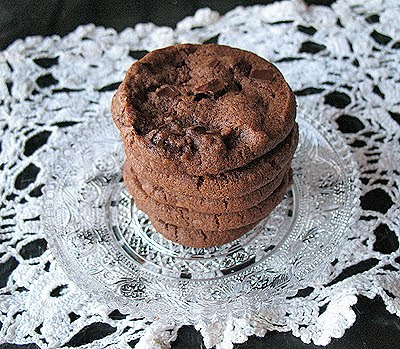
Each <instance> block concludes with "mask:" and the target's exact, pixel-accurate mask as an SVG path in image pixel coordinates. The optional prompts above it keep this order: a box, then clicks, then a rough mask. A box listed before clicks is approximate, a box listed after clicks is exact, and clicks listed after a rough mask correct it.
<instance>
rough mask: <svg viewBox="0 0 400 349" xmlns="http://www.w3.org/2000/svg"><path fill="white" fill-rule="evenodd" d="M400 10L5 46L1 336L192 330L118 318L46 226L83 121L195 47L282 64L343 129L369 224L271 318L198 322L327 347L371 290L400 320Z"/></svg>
mask: <svg viewBox="0 0 400 349" xmlns="http://www.w3.org/2000/svg"><path fill="white" fill-rule="evenodd" d="M399 17H400V6H399V4H398V2H397V1H396V0H392V1H390V0H387V1H384V0H380V1H379V0H363V1H361V0H351V1H338V2H336V3H335V4H334V5H332V8H328V7H317V6H311V7H307V6H305V5H303V3H302V2H300V1H292V2H280V3H274V4H272V5H268V6H254V7H248V8H243V7H238V8H236V9H235V10H233V11H231V12H229V13H228V14H226V15H224V16H220V15H219V14H218V13H216V12H213V11H211V10H209V9H201V10H199V11H197V12H196V14H195V15H194V16H193V17H188V18H185V19H184V20H182V21H181V22H179V23H178V24H177V27H176V29H171V28H167V27H157V26H156V25H154V24H151V23H149V24H139V25H137V26H136V27H135V28H128V29H126V30H124V31H123V32H121V33H116V32H115V30H112V29H104V28H102V27H95V26H94V25H87V26H82V27H79V28H77V29H76V30H75V31H74V32H72V33H71V34H69V35H67V36H65V37H63V38H60V37H58V36H53V37H45V38H43V37H30V38H27V39H25V40H23V41H22V40H18V41H16V42H14V43H13V44H12V45H11V46H10V47H9V48H7V49H6V50H5V51H3V52H1V53H0V183H1V188H0V194H1V202H0V216H1V223H0V225H1V228H0V229H1V230H0V243H1V244H0V263H1V264H0V270H1V272H2V274H3V277H2V278H1V279H0V287H1V288H0V322H1V326H0V342H12V343H18V344H23V343H36V344H37V345H38V346H39V347H41V348H50V347H51V348H54V347H59V346H66V347H68V346H75V347H76V346H77V336H79V334H80V333H82V331H89V330H90V329H91V328H93V327H96V326H100V327H101V328H103V329H105V330H103V331H102V335H100V336H98V339H96V340H94V341H92V342H90V343H86V344H84V345H82V346H81V347H85V348H105V347H109V348H121V347H129V346H133V345H135V344H136V348H169V347H170V345H171V342H172V341H173V340H174V339H175V338H176V335H177V331H178V329H179V328H180V327H181V326H182V325H184V323H164V322H162V321H159V322H157V321H154V322H149V321H148V320H146V319H144V318H138V317H137V316H135V314H120V313H119V312H117V311H113V312H111V313H110V311H109V310H107V308H106V307H105V306H104V305H103V304H101V303H97V302H96V301H95V300H94V299H92V298H90V296H89V295H87V294H86V293H85V292H83V291H81V290H80V289H79V288H77V287H76V285H75V284H74V283H73V282H72V281H70V280H69V279H68V277H67V276H66V275H65V274H64V272H63V271H62V270H61V268H60V266H59V264H58V263H57V261H56V260H55V259H54V257H53V255H52V253H51V251H50V250H48V249H47V242H46V240H45V239H44V234H43V230H42V228H41V225H40V207H41V197H42V188H43V186H44V185H46V183H48V182H49V181H50V180H51V178H50V177H51V172H50V164H51V163H52V162H53V160H54V156H56V154H58V153H59V151H60V149H63V147H65V146H66V145H67V144H71V143H72V142H73V139H72V138H73V136H74V135H75V133H74V132H71V130H73V129H74V128H76V126H77V125H79V124H82V123H95V122H96V120H97V119H98V118H99V116H102V117H103V116H105V115H109V114H110V112H109V109H110V100H111V97H112V95H113V93H114V91H115V89H116V87H117V86H118V84H119V83H120V81H121V80H122V79H123V76H124V74H125V71H126V70H127V68H128V67H129V66H130V65H131V64H132V61H133V60H134V59H138V58H140V57H141V56H143V54H145V53H146V52H147V51H150V50H153V49H156V48H160V47H163V46H167V45H171V44H174V43H181V42H218V43H223V44H228V45H231V46H237V47H240V48H244V49H248V50H251V51H253V52H255V53H257V54H259V55H261V56H263V57H265V58H267V59H268V60H270V61H272V62H274V63H275V64H276V65H277V66H278V67H279V69H280V70H281V71H282V73H283V74H284V76H285V77H286V79H287V80H288V82H289V84H290V85H291V86H292V88H293V89H294V90H295V91H296V95H297V101H298V105H299V110H301V112H302V113H303V114H304V115H310V117H312V116H313V115H319V116H320V115H323V116H324V117H325V118H326V119H328V120H329V121H330V122H331V123H332V126H333V127H336V128H338V130H339V131H340V132H341V133H342V135H343V137H344V138H345V140H346V142H347V144H348V145H349V146H350V147H351V148H352V150H353V153H354V157H355V159H356V161H357V162H358V165H359V169H360V172H361V182H362V186H361V189H362V193H361V195H362V196H361V216H360V219H359V220H358V221H357V222H356V223H355V224H353V225H352V226H351V228H350V229H349V230H348V234H347V241H346V243H345V244H344V247H343V248H342V249H340V251H339V252H338V254H337V256H336V259H335V260H334V261H333V262H332V263H330V264H329V265H327V266H326V267H325V269H324V270H323V271H322V272H321V273H320V274H319V275H318V277H317V278H315V280H314V282H313V284H310V286H309V287H308V288H306V289H303V290H301V291H300V292H299V293H298V295H297V296H296V297H291V298H287V299H286V300H285V301H283V302H281V303H279V304H274V305H271V307H270V308H268V311H265V312H263V313H262V314H261V313H260V314H259V315H257V316H252V317H247V318H241V319H240V318H238V319H229V320H227V321H226V322H217V323H213V324H205V323H198V324H197V325H196V328H197V329H198V330H200V331H201V333H202V335H203V337H204V343H205V345H206V347H207V348H210V347H212V346H214V345H216V346H217V348H224V349H225V348H226V349H227V348H232V347H233V343H241V342H244V341H246V339H247V337H248V336H251V335H257V336H264V335H266V334H267V332H268V331H272V330H277V331H291V332H292V333H293V334H294V335H295V336H297V337H299V338H300V339H301V340H302V341H304V342H306V343H308V342H311V341H312V342H314V343H316V344H319V345H326V344H328V343H329V341H330V340H331V339H332V338H339V337H341V336H342V335H343V334H344V332H345V330H346V329H347V328H349V327H350V326H351V325H352V324H353V323H354V321H355V318H356V316H355V313H354V311H353V308H352V306H353V305H354V304H355V303H356V302H357V296H359V295H363V296H367V297H369V298H374V297H376V296H379V297H381V298H382V300H383V302H384V303H385V305H386V308H387V310H388V311H389V312H391V313H395V314H397V315H399V316H400V277H399V276H400V274H399V271H400V257H399V255H400V249H399V236H400V218H399V217H400V212H399V211H400V210H399V208H400V206H399V202H400V200H399V195H400V194H399V185H400V181H399V175H400V145H399V141H400V127H399V124H400V90H399V88H398V86H399V84H400V73H399V69H398V63H399V61H400V24H399V21H398V18H399ZM396 87H397V88H396ZM385 241H389V242H390V243H389V244H387V243H384V242H385ZM355 266H357V267H355ZM355 271H357V272H355ZM267 335H268V334H267Z"/></svg>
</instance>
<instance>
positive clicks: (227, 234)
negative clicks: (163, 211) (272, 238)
mask: <svg viewBox="0 0 400 349" xmlns="http://www.w3.org/2000/svg"><path fill="white" fill-rule="evenodd" d="M150 220H151V223H152V224H153V226H154V227H155V228H156V229H157V231H158V232H159V233H161V234H162V235H163V236H164V237H165V238H167V239H168V240H171V241H174V242H176V243H178V244H181V245H185V246H191V247H197V248H205V247H211V246H218V245H223V244H226V243H228V242H231V241H233V240H236V239H237V238H239V237H241V236H242V235H244V234H246V233H247V232H249V231H250V230H251V229H253V228H254V227H255V226H256V225H257V224H258V223H259V222H255V223H252V224H249V225H246V226H244V227H240V228H237V229H231V230H223V231H209V230H201V229H185V228H180V227H177V226H176V225H174V224H170V223H165V222H163V221H162V220H160V219H158V218H155V217H154V218H150Z"/></svg>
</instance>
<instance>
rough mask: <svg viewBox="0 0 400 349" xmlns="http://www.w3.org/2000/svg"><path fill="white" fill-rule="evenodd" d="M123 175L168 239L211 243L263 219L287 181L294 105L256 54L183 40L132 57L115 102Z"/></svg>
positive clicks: (293, 145) (268, 65)
mask: <svg viewBox="0 0 400 349" xmlns="http://www.w3.org/2000/svg"><path fill="white" fill-rule="evenodd" d="M112 115H113V119H114V121H115V123H116V125H117V127H118V129H119V130H120V132H121V135H122V138H123V142H124V148H125V152H126V156H127V159H126V163H125V167H124V181H125V184H126V186H127V188H128V190H129V192H130V193H131V194H132V196H133V197H134V199H135V202H136V204H137V206H138V207H139V208H140V209H141V210H143V211H144V212H146V213H147V215H148V216H149V218H150V220H151V222H152V224H153V226H154V227H155V228H156V229H157V231H159V232H160V233H161V234H163V235H164V236H165V237H166V238H167V239H170V240H172V241H174V242H177V243H180V244H182V245H186V246H193V247H210V246H216V245H221V244H224V243H227V242H229V241H232V240H235V239H237V238H238V237H240V236H241V235H243V234H245V233H246V232H248V231H249V230H251V229H252V228H253V227H255V226H256V225H257V224H258V223H259V222H260V221H261V220H263V219H264V218H266V217H267V216H268V215H269V214H270V213H271V212H272V211H273V210H274V208H275V207H276V206H277V205H278V204H279V203H280V201H281V200H282V199H283V197H284V195H285V193H286V191H287V188H288V186H289V185H290V184H291V180H292V172H291V161H292V158H293V155H294V152H295V150H296V147H297V142H298V127H297V124H296V122H295V116H296V102H295V98H294V95H293V92H292V90H291V89H290V87H289V86H288V84H287V83H286V81H285V79H284V78H283V76H282V74H281V73H280V72H279V71H278V69H277V68H276V67H275V66H274V65H272V64H271V63H269V62H267V61H265V60H264V59H262V58H260V57H259V56H257V55H255V54H253V53H251V52H247V51H243V50H239V49H236V48H231V47H228V46H223V45H191V44H182V45H176V46H171V47H167V48H164V49H161V50H156V51H153V52H151V53H149V54H147V55H146V56H145V57H143V58H142V59H140V60H139V61H137V62H135V63H134V64H133V65H132V66H131V68H130V69H129V71H128V72H127V74H126V77H125V79H124V81H123V82H122V84H121V85H120V87H119V89H118V91H117V93H116V94H115V96H114V98H113V102H112Z"/></svg>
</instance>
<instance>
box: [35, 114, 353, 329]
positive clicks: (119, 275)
mask: <svg viewBox="0 0 400 349" xmlns="http://www.w3.org/2000/svg"><path fill="white" fill-rule="evenodd" d="M298 122H299V126H300V142H299V147H298V149H297V151H296V155H295V159H294V161H293V170H294V184H293V186H292V188H291V189H290V190H289V191H288V194H287V195H286V197H285V199H284V200H283V202H282V204H281V205H279V206H278V208H277V209H276V210H275V211H274V212H273V213H272V214H271V215H270V217H269V218H268V219H266V220H264V221H263V222H262V223H260V224H259V225H258V226H257V227H256V228H255V229H253V230H252V231H251V232H249V233H248V234H246V235H245V236H243V237H242V238H240V239H238V240H237V241H234V242H232V243H230V244H226V245H223V246H219V247H215V248H211V249H193V248H188V247H184V246H180V245H177V244H174V243H172V242H169V241H168V240H166V239H164V238H163V237H162V236H161V235H160V234H158V233H157V232H156V231H155V230H154V228H153V227H152V226H151V223H150V222H149V220H148V219H147V216H146V215H145V214H144V213H143V212H141V211H140V210H138V209H137V208H136V206H135V204H134V202H133V200H132V198H130V196H129V194H127V192H126V189H125V188H124V185H123V182H121V173H122V166H123V162H124V159H125V156H124V153H123V148H122V141H121V139H120V136H119V134H118V132H117V130H116V128H115V127H114V125H113V123H112V120H111V117H108V118H104V117H102V118H99V119H98V120H97V121H96V123H84V124H81V125H78V126H76V127H75V128H74V130H73V131H70V132H69V137H68V139H70V140H74V141H73V142H71V141H70V142H71V143H68V141H66V142H64V143H62V142H61V146H60V149H59V151H58V152H57V156H55V161H54V164H53V166H52V171H51V172H52V176H51V178H50V179H49V181H48V184H47V185H46V186H45V188H44V190H43V191H44V196H43V200H42V216H41V222H42V226H43V229H44V231H45V234H46V237H47V240H48V242H49V245H50V248H51V250H52V252H53V253H54V255H55V257H56V259H57V261H59V262H60V264H61V266H62V268H63V269H64V270H65V272H66V273H67V275H68V277H69V278H70V279H71V280H73V281H74V282H75V283H76V284H77V285H78V286H79V287H80V288H82V289H83V290H85V291H86V292H88V293H89V294H91V295H92V296H93V297H95V299H97V300H99V301H100V302H102V303H104V304H106V305H107V306H108V307H109V308H110V310H111V309H119V310H120V311H121V312H122V313H135V314H137V316H138V317H146V318H147V319H158V318H160V317H163V318H167V320H172V321H173V320H175V319H177V320H179V321H181V322H186V323H196V322H198V321H206V322H212V321H215V320H221V319H226V318H227V317H229V316H234V317H243V316H246V315H249V314H251V313H255V312H259V311H260V310H262V309H263V308H265V307H267V306H268V305H269V304H271V303H273V302H279V301H281V300H282V299H283V298H285V297H288V296H294V295H295V294H296V292H297V290H298V289H300V288H303V287H306V286H307V285H308V284H310V282H312V280H314V279H315V277H317V276H318V270H322V268H323V266H324V265H325V264H326V263H329V262H331V261H332V260H333V259H334V258H335V251H337V249H338V248H339V246H340V244H341V243H342V242H343V241H344V240H345V234H346V231H347V229H348V227H349V225H351V224H353V223H354V221H355V220H356V219H358V217H359V212H360V210H359V196H360V181H359V171H358V166H357V164H356V162H355V160H354V159H353V156H352V154H351V151H350V148H349V147H348V146H347V145H346V144H345V141H344V140H343V138H342V137H341V136H340V134H339V133H338V132H337V131H336V130H334V129H333V127H332V126H333V125H332V124H329V122H328V121H326V120H321V118H320V119H311V118H309V117H306V116H299V117H298Z"/></svg>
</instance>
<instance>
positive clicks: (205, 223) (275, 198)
mask: <svg viewBox="0 0 400 349" xmlns="http://www.w3.org/2000/svg"><path fill="white" fill-rule="evenodd" d="M291 175H292V174H291V172H290V173H287V174H286V175H285V176H284V179H283V180H282V182H281V184H280V185H279V187H278V188H277V189H276V190H275V191H274V192H273V193H272V194H271V195H270V196H269V197H268V198H266V199H265V200H263V201H261V202H260V203H258V204H257V205H255V206H252V207H250V208H248V209H247V210H243V211H239V212H229V213H219V214H215V213H202V212H196V211H194V210H188V209H187V208H181V207H175V206H171V205H165V204H161V203H159V202H157V201H155V200H154V199H153V198H152V197H150V196H148V195H147V194H146V192H145V191H144V190H143V189H142V187H141V184H140V182H139V181H138V180H137V179H136V178H135V177H134V176H132V177H130V180H129V182H128V184H129V186H127V188H128V190H129V192H130V193H131V194H132V196H133V197H134V199H135V202H136V204H137V206H138V207H139V208H140V209H141V210H142V211H144V212H146V213H147V215H148V216H149V217H150V218H154V217H156V218H158V219H161V220H162V221H164V222H166V223H171V224H173V225H176V226H178V227H182V228H185V229H202V230H212V231H217V230H219V231H221V230H230V229H236V228H240V227H243V226H246V225H249V224H251V223H254V222H257V221H259V220H260V219H263V218H264V217H266V216H268V215H269V214H270V213H271V212H272V211H273V210H274V208H275V207H276V206H277V205H278V204H279V203H280V202H281V200H282V199H283V196H284V195H285V193H286V191H287V188H288V185H289V183H290V181H291V178H292V177H291Z"/></svg>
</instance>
